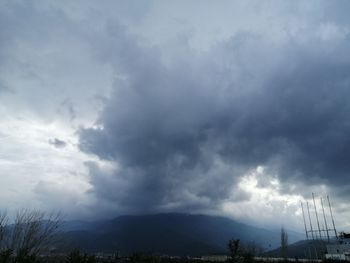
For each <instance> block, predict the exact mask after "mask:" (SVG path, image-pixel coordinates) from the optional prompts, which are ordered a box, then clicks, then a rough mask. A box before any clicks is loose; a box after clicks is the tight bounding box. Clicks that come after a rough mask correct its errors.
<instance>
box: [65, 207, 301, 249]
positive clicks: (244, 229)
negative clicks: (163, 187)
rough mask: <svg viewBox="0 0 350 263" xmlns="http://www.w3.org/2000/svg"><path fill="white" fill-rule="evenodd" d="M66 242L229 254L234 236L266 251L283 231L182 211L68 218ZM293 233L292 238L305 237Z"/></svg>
mask: <svg viewBox="0 0 350 263" xmlns="http://www.w3.org/2000/svg"><path fill="white" fill-rule="evenodd" d="M63 230H64V231H65V233H64V238H65V240H66V242H65V245H66V246H69V247H77V248H80V249H82V250H85V251H89V252H99V251H104V252H115V251H119V252H120V253H121V254H128V253H133V252H148V253H157V254H168V255H205V254H212V253H226V252H227V243H228V240H229V239H231V238H234V239H240V240H241V242H242V244H254V245H255V246H257V247H259V248H263V249H264V250H271V249H273V248H277V247H278V246H279V244H280V232H279V231H278V230H267V229H263V228H257V227H253V226H250V225H246V224H243V223H240V222H237V221H234V220H231V219H228V218H225V217H218V216H207V215H189V214H180V213H171V214H153V215H138V216H128V215H127V216H120V217H117V218H115V219H112V220H105V221H95V222H90V223H89V222H84V221H68V222H65V224H64V226H63ZM302 238H303V236H302V235H301V234H298V233H294V232H290V233H289V241H290V242H291V243H292V242H295V241H297V240H300V239H302Z"/></svg>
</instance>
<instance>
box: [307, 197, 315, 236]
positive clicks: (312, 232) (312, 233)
mask: <svg viewBox="0 0 350 263" xmlns="http://www.w3.org/2000/svg"><path fill="white" fill-rule="evenodd" d="M306 207H307V213H308V215H309V222H310V229H311V236H312V239H315V237H314V231H313V229H312V222H311V216H310V208H309V202H308V201H306Z"/></svg>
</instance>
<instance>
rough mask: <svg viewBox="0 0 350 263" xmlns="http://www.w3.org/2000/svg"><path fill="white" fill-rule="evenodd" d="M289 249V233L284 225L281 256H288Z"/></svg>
mask: <svg viewBox="0 0 350 263" xmlns="http://www.w3.org/2000/svg"><path fill="white" fill-rule="evenodd" d="M287 250H288V234H287V231H286V230H285V229H284V228H283V227H282V228H281V256H282V257H283V258H286V257H287Z"/></svg>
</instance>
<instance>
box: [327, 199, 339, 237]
mask: <svg viewBox="0 0 350 263" xmlns="http://www.w3.org/2000/svg"><path fill="white" fill-rule="evenodd" d="M327 200H328V206H329V211H330V212H331V218H332V223H333V228H334V234H335V237H336V238H338V235H337V230H336V229H335V224H334V219H333V213H332V207H331V202H330V201H329V196H328V195H327Z"/></svg>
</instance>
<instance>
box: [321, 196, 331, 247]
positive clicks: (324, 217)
mask: <svg viewBox="0 0 350 263" xmlns="http://www.w3.org/2000/svg"><path fill="white" fill-rule="evenodd" d="M321 206H322V212H323V220H324V224H325V225H326V233H327V240H328V242H329V232H328V225H327V219H326V214H325V212H324V206H323V198H322V197H321Z"/></svg>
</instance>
